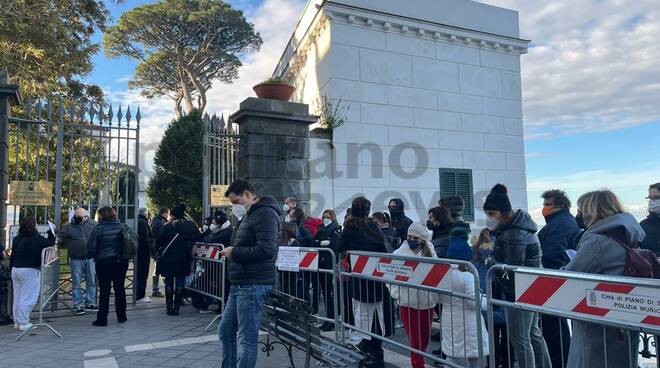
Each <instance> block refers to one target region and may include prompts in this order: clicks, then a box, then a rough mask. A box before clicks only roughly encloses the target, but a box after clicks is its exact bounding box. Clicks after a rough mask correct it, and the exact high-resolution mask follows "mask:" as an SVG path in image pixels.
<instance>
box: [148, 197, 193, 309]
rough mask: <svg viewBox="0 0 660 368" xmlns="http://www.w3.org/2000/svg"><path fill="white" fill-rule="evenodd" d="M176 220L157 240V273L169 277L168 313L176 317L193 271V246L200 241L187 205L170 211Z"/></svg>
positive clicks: (167, 282)
mask: <svg viewBox="0 0 660 368" xmlns="http://www.w3.org/2000/svg"><path fill="white" fill-rule="evenodd" d="M170 214H171V215H172V220H171V221H170V222H168V223H167V224H166V225H165V226H163V231H162V232H161V233H160V235H159V236H158V238H157V239H156V257H157V266H156V272H157V273H158V274H160V275H163V277H165V304H166V306H167V314H168V315H170V316H176V315H178V314H179V307H180V306H181V301H182V300H183V294H184V286H185V281H186V276H188V275H189V274H190V264H191V261H192V256H191V245H192V243H193V242H196V241H198V240H199V237H200V233H199V230H198V229H197V224H196V223H195V222H194V221H192V220H191V219H190V218H189V217H188V216H187V215H186V206H185V205H179V206H177V207H174V208H173V209H172V211H170Z"/></svg>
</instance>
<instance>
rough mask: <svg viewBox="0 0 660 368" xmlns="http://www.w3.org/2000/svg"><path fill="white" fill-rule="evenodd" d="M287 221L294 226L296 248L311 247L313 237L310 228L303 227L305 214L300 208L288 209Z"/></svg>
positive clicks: (305, 218)
mask: <svg viewBox="0 0 660 368" xmlns="http://www.w3.org/2000/svg"><path fill="white" fill-rule="evenodd" d="M289 219H290V222H292V223H294V224H296V240H298V246H300V247H313V246H314V235H313V234H312V231H311V230H310V227H308V226H305V221H306V220H307V216H305V212H303V210H301V209H300V208H293V209H290V210H289ZM314 234H316V230H314Z"/></svg>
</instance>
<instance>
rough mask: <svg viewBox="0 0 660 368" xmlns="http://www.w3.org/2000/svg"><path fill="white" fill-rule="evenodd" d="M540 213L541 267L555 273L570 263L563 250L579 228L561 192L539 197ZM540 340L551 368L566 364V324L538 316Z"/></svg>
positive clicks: (558, 320) (552, 191) (572, 241)
mask: <svg viewBox="0 0 660 368" xmlns="http://www.w3.org/2000/svg"><path fill="white" fill-rule="evenodd" d="M541 198H543V210H542V214H543V217H544V218H545V223H546V225H545V226H544V227H543V228H542V229H541V231H539V241H540V242H541V251H542V252H543V256H542V257H541V264H542V265H543V268H549V269H554V270H558V269H561V268H563V267H564V266H566V264H568V262H569V261H570V259H569V257H568V254H567V253H566V251H568V250H569V249H573V248H574V242H575V238H576V237H577V236H578V234H580V228H579V227H578V225H577V222H576V221H575V217H573V215H571V213H570V209H571V201H570V199H568V196H567V195H566V193H565V192H564V191H561V190H558V189H553V190H548V191H546V192H544V193H543V194H541ZM541 326H543V338H544V339H545V342H546V344H547V346H548V353H549V354H550V361H551V362H552V367H553V368H563V367H565V366H566V362H567V361H568V349H569V347H570V344H571V334H570V331H569V330H568V321H567V320H566V319H564V318H559V317H555V316H551V315H545V314H543V315H541Z"/></svg>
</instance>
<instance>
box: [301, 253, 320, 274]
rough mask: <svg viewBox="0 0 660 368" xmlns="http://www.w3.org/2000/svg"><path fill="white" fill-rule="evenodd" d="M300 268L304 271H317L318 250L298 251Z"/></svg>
mask: <svg viewBox="0 0 660 368" xmlns="http://www.w3.org/2000/svg"><path fill="white" fill-rule="evenodd" d="M299 266H300V269H301V270H305V271H318V269H319V252H307V251H300V264H299Z"/></svg>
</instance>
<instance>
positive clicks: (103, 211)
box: [87, 206, 128, 327]
mask: <svg viewBox="0 0 660 368" xmlns="http://www.w3.org/2000/svg"><path fill="white" fill-rule="evenodd" d="M97 217H98V219H99V223H98V225H96V227H95V228H94V231H93V232H92V235H91V236H90V238H89V240H88V241H87V253H88V257H89V258H94V262H95V263H96V277H98V280H99V311H98V312H97V313H96V320H95V321H94V322H93V323H92V324H93V325H94V326H98V327H104V326H107V325H108V312H109V311H110V289H111V288H113V289H114V291H115V314H116V315H117V322H119V323H124V322H126V320H127V318H126V289H125V285H124V283H125V281H126V271H127V270H128V260H125V259H124V258H123V256H122V254H121V250H122V242H123V229H122V226H121V224H120V223H119V220H118V219H117V212H116V211H115V209H114V208H112V207H109V206H105V207H101V208H100V209H99V210H98V211H97Z"/></svg>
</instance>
